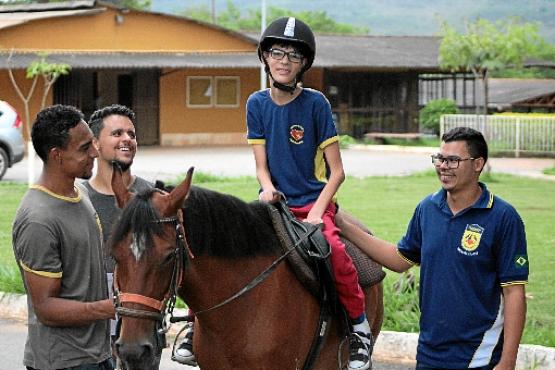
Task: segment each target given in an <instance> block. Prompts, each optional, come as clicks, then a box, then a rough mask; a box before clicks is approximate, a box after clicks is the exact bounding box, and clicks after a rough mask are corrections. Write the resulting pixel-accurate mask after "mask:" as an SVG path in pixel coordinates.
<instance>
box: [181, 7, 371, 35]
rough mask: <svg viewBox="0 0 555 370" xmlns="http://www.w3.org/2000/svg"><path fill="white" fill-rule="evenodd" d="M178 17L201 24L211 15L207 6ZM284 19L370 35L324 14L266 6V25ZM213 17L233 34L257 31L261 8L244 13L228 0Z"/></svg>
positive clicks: (326, 30)
mask: <svg viewBox="0 0 555 370" xmlns="http://www.w3.org/2000/svg"><path fill="white" fill-rule="evenodd" d="M178 14H180V15H183V16H186V17H189V18H193V19H197V20H200V21H204V22H212V13H211V11H210V10H209V9H208V6H206V5H200V6H193V7H188V8H186V9H185V10H183V11H179V12H178ZM285 16H292V17H296V18H299V19H302V20H303V21H304V22H306V23H307V24H309V25H310V27H311V28H312V30H313V31H314V32H315V33H334V34H368V32H369V29H368V28H367V27H356V26H352V25H349V24H344V23H337V22H336V21H334V20H333V19H332V18H330V17H329V16H328V15H327V13H326V12H325V11H301V12H292V11H290V10H287V9H283V8H278V7H275V6H269V7H268V10H267V16H266V18H267V19H268V22H271V21H272V20H274V19H277V18H279V17H285ZM216 18H217V19H216V23H217V24H218V25H219V26H222V27H225V28H229V29H231V30H235V31H247V32H259V31H260V27H261V26H260V19H261V10H260V8H249V9H247V10H246V12H244V13H242V12H241V10H240V9H239V8H238V7H237V6H236V5H235V4H234V3H233V1H231V0H227V9H226V10H225V11H223V12H219V13H218V14H217V17H216Z"/></svg>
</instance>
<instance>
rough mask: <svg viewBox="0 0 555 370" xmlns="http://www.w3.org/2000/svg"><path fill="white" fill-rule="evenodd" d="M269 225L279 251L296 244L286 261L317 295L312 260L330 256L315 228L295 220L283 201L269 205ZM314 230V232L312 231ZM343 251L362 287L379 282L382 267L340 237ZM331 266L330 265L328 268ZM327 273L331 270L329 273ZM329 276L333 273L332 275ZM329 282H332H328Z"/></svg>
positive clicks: (316, 274) (319, 232)
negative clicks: (343, 246)
mask: <svg viewBox="0 0 555 370" xmlns="http://www.w3.org/2000/svg"><path fill="white" fill-rule="evenodd" d="M268 211H269V213H270V218H271V220H272V224H273V226H274V229H275V231H276V234H277V236H278V238H279V240H280V242H281V243H280V244H281V247H282V250H283V252H286V251H288V250H289V249H291V248H295V246H296V243H300V245H299V247H298V248H295V250H294V251H293V252H292V253H290V254H289V255H288V257H287V262H288V263H289V265H290V266H291V268H292V270H293V272H294V273H295V275H296V276H297V278H298V279H299V281H300V282H301V283H302V284H303V285H304V286H305V287H306V288H307V289H308V290H309V291H310V292H311V293H312V294H313V295H314V296H316V297H317V296H318V294H319V291H320V288H321V285H320V283H321V282H320V277H319V274H318V272H317V271H314V259H312V258H311V256H315V257H316V260H318V259H322V258H326V259H327V256H328V255H329V253H330V247H329V245H328V243H327V240H326V239H325V237H324V235H323V234H322V232H321V230H320V228H319V226H316V225H313V224H310V223H306V222H302V221H299V220H297V219H296V218H295V216H294V215H293V214H292V212H291V211H290V210H289V208H288V207H287V205H286V204H285V202H280V203H275V204H270V205H269V207H268ZM340 212H342V214H343V216H344V217H346V218H347V219H349V221H350V222H352V223H354V224H357V225H358V226H359V227H361V228H362V229H363V230H364V231H365V232H367V233H369V234H372V233H371V231H370V230H368V229H367V228H366V227H365V226H364V225H363V224H362V223H360V222H359V221H358V220H356V219H355V218H354V217H353V216H350V215H349V214H347V213H345V212H344V211H340ZM316 229H317V230H316ZM302 235H308V237H307V238H306V240H301V241H300V242H299V241H298V240H299V239H300V236H302ZM341 240H342V241H343V243H344V244H345V248H346V251H347V253H348V254H349V256H350V257H351V259H352V260H353V264H354V265H355V268H356V270H357V273H358V280H359V284H360V285H361V286H362V287H363V288H364V287H368V286H372V285H374V284H377V283H379V282H380V281H382V280H383V279H384V277H385V272H384V271H383V269H382V266H381V265H380V264H378V263H377V262H375V261H374V260H372V259H371V258H370V257H368V255H366V254H365V253H363V252H362V251H361V250H360V249H359V248H358V247H357V246H356V245H355V244H354V243H352V242H351V241H350V240H348V239H345V238H343V237H342V238H341ZM330 267H331V266H330ZM330 273H331V270H330ZM332 276H333V274H332ZM332 282H333V281H332ZM334 289H335V287H334Z"/></svg>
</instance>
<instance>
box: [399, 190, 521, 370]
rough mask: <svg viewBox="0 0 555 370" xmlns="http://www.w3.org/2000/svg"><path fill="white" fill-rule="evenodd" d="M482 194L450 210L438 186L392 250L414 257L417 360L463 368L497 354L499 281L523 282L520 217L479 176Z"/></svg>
mask: <svg viewBox="0 0 555 370" xmlns="http://www.w3.org/2000/svg"><path fill="white" fill-rule="evenodd" d="M480 187H481V188H482V195H481V196H480V198H479V199H478V200H477V201H476V203H475V204H474V205H472V206H471V207H469V208H467V209H465V210H463V211H461V212H459V213H458V214H457V215H455V216H453V214H452V212H451V210H450V209H449V206H448V205H447V198H446V195H447V193H446V191H445V190H444V189H441V190H439V191H438V192H436V193H434V194H432V195H430V196H428V197H427V198H425V199H424V200H423V201H422V202H420V204H418V206H417V208H416V210H415V212H414V215H413V217H412V219H411V221H410V223H409V226H408V230H407V233H406V235H405V236H404V237H403V238H402V239H401V241H399V243H398V246H397V247H398V252H399V254H400V255H401V256H402V257H403V258H405V259H406V260H407V261H409V262H411V263H413V264H420V310H421V316H420V336H419V340H418V349H417V361H418V362H420V363H422V364H423V365H426V366H430V367H437V368H468V367H479V366H485V365H488V364H489V363H491V362H492V361H493V362H497V361H499V358H500V357H501V350H502V346H503V322H504V310H503V295H502V287H503V286H507V285H511V284H525V283H526V282H527V280H528V255H527V246H526V235H525V231H524V223H523V222H522V219H521V218H520V216H519V215H518V213H517V212H516V210H515V209H514V208H513V207H512V206H511V205H510V204H509V203H507V202H505V201H504V200H502V199H501V198H498V197H496V196H494V195H493V194H492V193H490V192H489V191H488V189H487V187H486V185H484V184H482V183H480Z"/></svg>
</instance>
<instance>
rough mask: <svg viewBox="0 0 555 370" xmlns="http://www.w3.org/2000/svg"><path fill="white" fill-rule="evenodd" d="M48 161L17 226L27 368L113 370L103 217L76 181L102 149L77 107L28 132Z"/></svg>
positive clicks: (48, 111)
mask: <svg viewBox="0 0 555 370" xmlns="http://www.w3.org/2000/svg"><path fill="white" fill-rule="evenodd" d="M31 137H32V140H33V147H34V149H35V151H36V152H37V154H38V155H39V157H40V158H41V160H42V162H43V169H42V172H41V175H40V178H39V179H38V180H37V182H36V183H35V184H33V185H32V186H31V187H30V188H29V190H28V191H27V192H26V193H25V196H24V197H23V199H22V200H21V204H20V205H19V208H18V210H17V214H16V216H15V219H14V223H13V234H12V240H13V249H14V255H15V258H16V261H17V264H18V266H19V269H20V272H21V276H22V278H23V282H24V284H25V291H26V293H27V307H28V334H27V341H26V343H25V352H24V357H23V365H24V366H25V367H26V368H27V369H28V370H33V369H39V370H47V369H67V368H71V369H84V368H87V369H95V370H100V369H105V370H108V369H112V362H111V358H110V338H109V336H108V329H109V328H108V319H109V318H113V317H114V314H115V311H114V306H113V303H112V300H111V299H109V298H108V288H107V286H106V279H105V271H104V264H103V262H102V250H101V244H102V239H101V235H100V223H99V222H98V216H97V214H96V212H95V210H94V208H93V206H92V204H91V202H90V201H89V199H88V198H87V197H86V196H83V190H82V189H80V188H79V187H77V186H75V179H76V178H82V179H87V178H90V177H91V175H92V170H93V164H94V159H95V158H96V157H97V156H98V151H97V150H96V148H95V147H94V145H93V143H92V142H93V134H92V132H91V130H90V129H89V127H88V126H87V123H86V122H85V121H84V120H83V114H82V113H81V112H80V111H79V110H77V108H75V107H72V106H67V105H54V106H51V107H47V108H45V109H43V110H41V111H40V112H39V114H38V115H37V118H36V120H35V122H34V124H33V129H32V132H31Z"/></svg>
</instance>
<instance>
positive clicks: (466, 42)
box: [439, 17, 546, 76]
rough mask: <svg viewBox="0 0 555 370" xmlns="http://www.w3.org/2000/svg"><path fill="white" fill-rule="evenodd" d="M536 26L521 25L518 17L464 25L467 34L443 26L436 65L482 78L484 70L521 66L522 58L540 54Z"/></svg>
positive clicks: (540, 48) (542, 42) (542, 45)
mask: <svg viewBox="0 0 555 370" xmlns="http://www.w3.org/2000/svg"><path fill="white" fill-rule="evenodd" d="M538 30H539V25H538V24H537V23H521V21H520V19H519V18H515V17H512V18H507V19H504V20H500V21H497V22H494V23H492V22H490V21H488V20H486V19H477V20H476V21H475V22H467V23H466V33H465V34H461V33H458V32H457V31H456V30H455V29H454V28H453V27H452V26H450V25H449V24H447V23H446V22H444V23H443V25H442V27H441V34H442V36H443V39H442V41H441V45H440V48H439V63H440V65H441V67H442V68H446V69H450V70H452V71H455V70H459V69H461V68H462V69H465V70H469V71H472V72H473V73H475V74H477V75H480V76H482V75H483V74H484V73H485V71H486V70H495V69H500V68H504V67H507V66H517V67H519V66H521V65H522V62H523V60H524V58H525V57H528V56H537V55H539V54H541V52H542V51H541V50H542V47H545V45H546V43H545V41H544V40H543V39H542V38H541V37H540V36H539V33H538Z"/></svg>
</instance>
